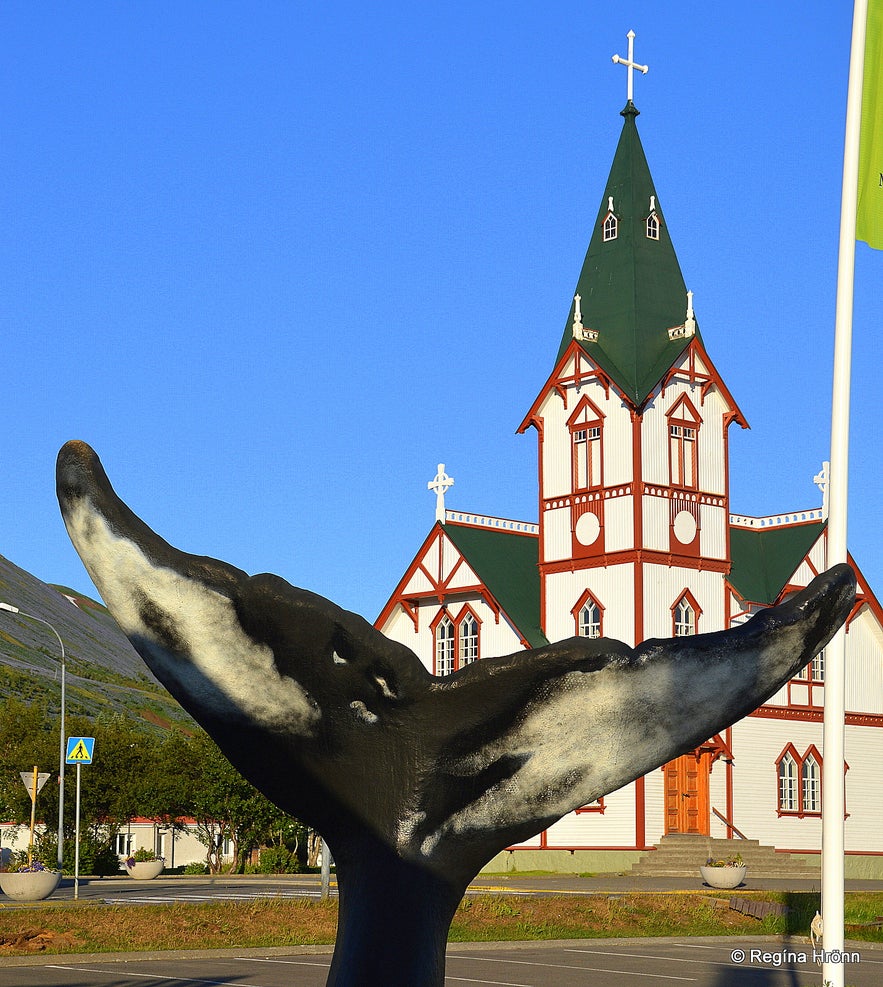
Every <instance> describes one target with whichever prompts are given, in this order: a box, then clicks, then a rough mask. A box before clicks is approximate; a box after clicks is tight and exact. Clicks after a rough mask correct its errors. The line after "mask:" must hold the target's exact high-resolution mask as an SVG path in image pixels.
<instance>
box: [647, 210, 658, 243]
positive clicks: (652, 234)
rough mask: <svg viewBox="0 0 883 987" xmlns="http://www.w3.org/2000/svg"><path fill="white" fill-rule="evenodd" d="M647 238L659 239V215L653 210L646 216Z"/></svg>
mask: <svg viewBox="0 0 883 987" xmlns="http://www.w3.org/2000/svg"><path fill="white" fill-rule="evenodd" d="M647 239H648V240H658V239H659V217H658V216H657V215H656V213H655V212H651V213H650V215H649V216H648V217H647Z"/></svg>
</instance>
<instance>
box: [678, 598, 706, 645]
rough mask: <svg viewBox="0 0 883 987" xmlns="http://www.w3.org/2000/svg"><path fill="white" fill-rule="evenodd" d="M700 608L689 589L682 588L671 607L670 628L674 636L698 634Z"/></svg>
mask: <svg viewBox="0 0 883 987" xmlns="http://www.w3.org/2000/svg"><path fill="white" fill-rule="evenodd" d="M701 613H702V610H701V608H700V607H699V604H698V603H697V602H696V598H695V597H694V596H693V594H692V593H691V592H690V591H689V590H684V592H683V593H682V594H681V595H680V597H679V598H678V600H677V602H676V603H675V605H674V606H673V607H672V608H671V616H672V630H673V632H674V636H675V637H690V636H692V635H693V634H698V630H697V628H698V626H699V616H700V615H701Z"/></svg>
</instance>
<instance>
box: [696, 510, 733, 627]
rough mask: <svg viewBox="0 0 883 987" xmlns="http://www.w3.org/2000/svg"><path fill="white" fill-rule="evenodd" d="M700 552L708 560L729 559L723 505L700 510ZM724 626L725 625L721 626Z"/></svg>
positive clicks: (726, 521)
mask: <svg viewBox="0 0 883 987" xmlns="http://www.w3.org/2000/svg"><path fill="white" fill-rule="evenodd" d="M699 511H700V518H701V524H700V528H699V552H700V554H701V555H702V556H704V557H705V558H707V559H725V558H726V557H727V524H728V517H727V511H726V508H725V507H724V506H723V505H720V506H716V505H713V504H703V505H702V506H701V507H700V508H699ZM721 626H723V625H721Z"/></svg>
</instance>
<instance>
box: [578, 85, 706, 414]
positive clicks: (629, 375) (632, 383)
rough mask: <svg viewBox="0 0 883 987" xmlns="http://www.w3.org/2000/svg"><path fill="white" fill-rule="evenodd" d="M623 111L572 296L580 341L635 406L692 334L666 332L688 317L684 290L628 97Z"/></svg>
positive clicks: (655, 382) (647, 392)
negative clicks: (650, 228)
mask: <svg viewBox="0 0 883 987" xmlns="http://www.w3.org/2000/svg"><path fill="white" fill-rule="evenodd" d="M622 116H623V117H624V118H625V123H624V124H623V127H622V134H621V135H620V138H619V144H618V146H617V148H616V154H615V155H614V157H613V164H612V165H611V168H610V175H609V177H608V179H607V185H606V187H605V189H604V197H603V199H602V200H601V208H600V209H599V210H598V218H597V219H596V221H595V227H594V229H593V230H592V239H591V242H590V243H589V249H588V253H587V254H586V259H585V261H584V262H583V267H582V270H581V271H580V275H579V280H578V281H577V283H576V290H575V292H574V294H575V295H579V296H580V302H579V304H580V308H581V316H582V318H581V320H578V321H580V322H581V324H582V326H583V327H584V328H585V330H586V331H585V332H583V333H582V334H581V335H582V337H583V338H582V339H580V345H581V346H582V347H583V349H584V350H585V352H586V354H587V355H588V356H589V357H590V359H592V360H593V361H594V362H595V363H597V364H598V366H600V367H601V369H602V370H604V371H605V372H606V373H607V374H609V375H610V377H611V378H612V379H613V381H614V382H615V383H616V384H617V385H618V386H619V387H620V388H622V390H623V391H624V392H625V394H626V395H627V396H628V398H629V399H630V400H631V401H633V402H634V403H635V404H636V405H639V404H641V402H642V401H643V400H644V399H645V398H646V397H647V395H648V394H649V393H650V391H652V390H653V387H654V386H655V385H656V384H657V383H658V381H659V380H660V379H661V377H662V376H663V374H664V373H665V372H666V370H668V368H669V367H670V366H671V365H672V363H673V362H674V360H675V358H676V357H677V356H678V354H679V353H681V351H682V350H683V349H684V348H685V347H686V346H687V345H688V343H689V342H690V338H691V336H689V335H684V334H683V333H682V334H681V335H679V336H675V338H671V336H670V335H669V330H670V329H675V328H676V327H679V326H681V327H682V326H683V325H684V323H685V321H686V316H687V288H686V285H685V284H684V278H683V275H682V274H681V268H680V265H679V264H678V259H677V256H676V255H675V251H674V247H673V246H672V242H671V238H670V237H669V234H668V226H667V224H666V222H665V217H664V216H663V214H662V209H661V207H660V205H659V201H658V199H657V196H656V189H655V187H654V185H653V179H652V177H651V175H650V168H649V167H648V165H647V159H646V157H645V156H644V149H643V147H642V146H641V138H640V137H639V136H638V128H637V126H636V125H635V118H636V117H637V116H638V110H637V109H636V108H635V104H634V103H632V102H631V100H629V102H628V103H626V106H625V109H624V110H623V111H622ZM611 204H612V207H613V208H612V210H611V208H610V206H611ZM651 216H654V217H655V220H656V226H655V229H654V230H653V231H652V232H657V231H658V232H657V235H658V239H654V238H652V237H651V236H648V226H647V223H648V219H649V218H650V217H651ZM605 222H606V223H607V234H606V235H607V239H606V240H605ZM652 225H653V224H652V223H651V226H652ZM614 226H615V236H613V235H612V233H613V229H612V228H613V227H614ZM575 309H576V303H575V302H574V303H573V304H572V305H571V307H570V314H569V316H568V319H567V324H566V325H565V327H564V338H563V339H562V341H561V348H560V350H559V352H558V357H559V359H560V358H561V356H562V355H563V353H564V351H565V350H566V349H567V347H568V346H569V345H570V343H571V342H572V341H573V339H574V332H573V325H574V312H575ZM595 333H597V339H595V338H594V334H595ZM697 335H698V330H697Z"/></svg>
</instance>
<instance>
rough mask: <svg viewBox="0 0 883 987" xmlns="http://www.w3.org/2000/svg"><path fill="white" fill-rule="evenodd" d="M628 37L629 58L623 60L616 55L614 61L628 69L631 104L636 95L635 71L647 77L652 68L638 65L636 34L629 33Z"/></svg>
mask: <svg viewBox="0 0 883 987" xmlns="http://www.w3.org/2000/svg"><path fill="white" fill-rule="evenodd" d="M626 37H627V38H628V39H629V55H628V58H622V57H620V56H619V55H614V56H613V61H614V62H615V63H616V64H618V65H625V67H626V68H627V69H628V101H629V102H630V103H631V102H632V97H633V96H634V94H635V84H634V81H633V76H634V70H635V69H638V71H639V72H641V74H642V75H646V74H647V72H648V71H649V70H650V66H649V65H638V63H637V62H636V61H635V32H634V31H629V33H628V34H627V35H626Z"/></svg>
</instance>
